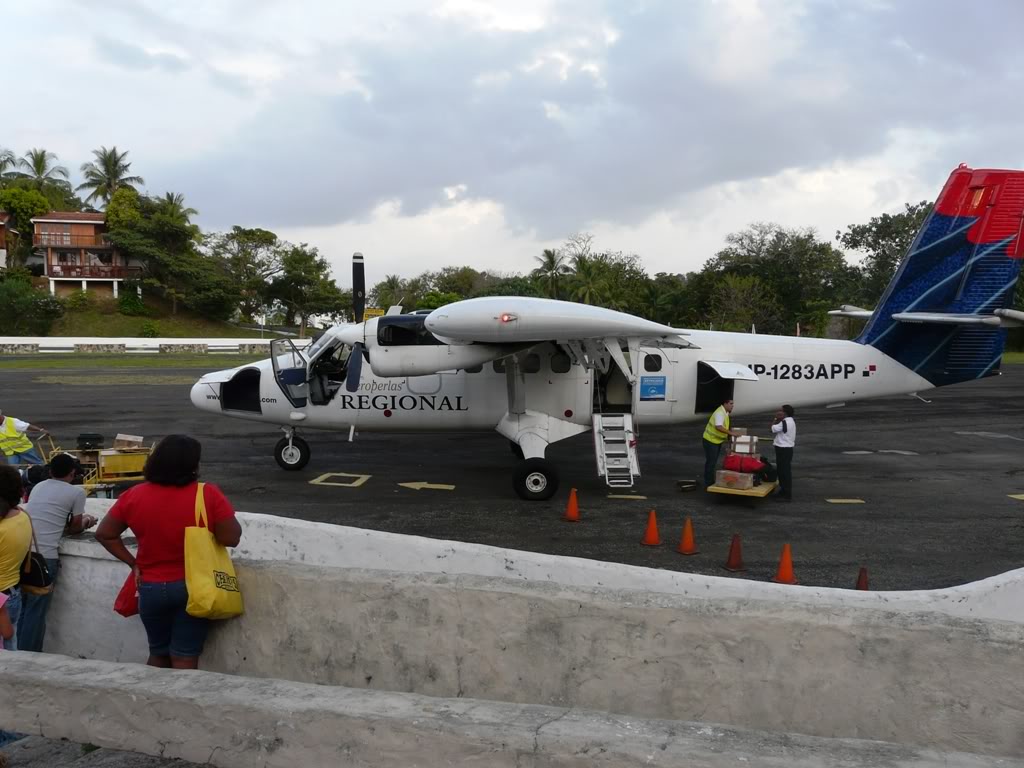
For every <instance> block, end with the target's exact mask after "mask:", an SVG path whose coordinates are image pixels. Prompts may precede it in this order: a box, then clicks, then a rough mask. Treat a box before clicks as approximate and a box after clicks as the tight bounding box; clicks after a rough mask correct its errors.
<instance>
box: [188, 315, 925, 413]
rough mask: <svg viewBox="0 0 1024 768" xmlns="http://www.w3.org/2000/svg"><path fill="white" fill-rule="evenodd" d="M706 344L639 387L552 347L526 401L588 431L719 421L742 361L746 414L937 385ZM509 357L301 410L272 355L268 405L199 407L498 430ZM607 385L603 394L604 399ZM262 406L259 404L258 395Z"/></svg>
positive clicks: (654, 357)
mask: <svg viewBox="0 0 1024 768" xmlns="http://www.w3.org/2000/svg"><path fill="white" fill-rule="evenodd" d="M686 340H687V341H688V342H690V343H691V344H693V345H694V346H695V348H686V349H675V348H660V349H658V348H646V347H642V348H641V351H640V360H639V365H638V370H637V383H636V385H635V386H632V387H629V386H628V385H627V383H626V381H625V378H624V377H622V376H621V374H618V371H617V370H616V369H614V366H613V370H612V375H611V377H607V376H604V377H603V376H602V374H601V373H600V372H599V371H595V370H587V369H585V368H583V367H582V366H580V365H575V364H571V363H570V362H569V358H568V357H567V356H566V355H565V354H564V353H563V352H561V351H560V350H559V349H558V348H557V347H556V346H554V345H552V344H544V345H540V346H538V347H536V348H534V349H533V350H531V351H530V352H529V353H527V354H526V355H525V356H524V357H522V358H521V366H522V369H523V383H524V385H525V389H526V402H528V403H529V408H530V410H532V411H537V412H542V413H546V414H550V415H551V416H553V417H555V418H558V419H561V420H564V421H566V422H569V423H572V424H578V425H580V426H581V427H587V426H589V424H590V423H591V418H592V415H593V413H594V409H595V403H596V407H597V408H600V409H608V408H612V409H620V410H625V411H629V412H632V413H633V414H634V419H635V421H636V423H637V424H638V425H646V424H672V423H682V422H688V421H695V420H703V419H706V418H707V415H706V414H707V412H708V407H707V405H706V404H705V405H704V406H703V407H701V405H700V404H699V403H698V397H699V395H700V393H699V387H700V382H699V378H700V375H701V371H700V370H699V366H698V363H700V362H705V363H707V362H712V363H713V362H716V361H732V362H735V363H741V364H743V365H746V366H747V367H748V368H750V369H751V370H752V371H753V372H754V373H755V374H756V375H757V380H756V381H744V380H737V381H735V384H734V386H735V388H734V392H733V397H734V399H735V401H736V407H735V410H734V412H733V414H734V417H736V416H742V415H744V414H747V413H755V412H763V411H766V410H774V409H775V408H777V407H778V406H779V405H780V404H781V403H783V402H786V403H790V404H792V405H793V406H794V407H802V406H803V407H806V406H814V405H825V404H832V403H840V402H850V401H854V400H862V399H866V398H872V397H881V396H887V395H897V394H906V393H912V392H921V391H925V390H927V389H930V388H931V386H932V385H931V384H930V383H929V382H928V381H927V380H925V379H924V378H922V377H921V376H918V375H917V374H916V373H914V372H913V371H911V370H909V369H907V368H905V367H904V366H902V365H900V364H899V363H897V362H896V361H894V360H892V359H891V358H889V357H887V356H886V355H884V354H883V353H881V352H879V351H878V350H877V349H875V348H873V347H869V346H865V345H862V344H858V343H855V342H852V341H842V340H830V339H814V338H794V337H787V336H766V335H754V334H740V333H725V332H713V331H692V332H690V334H689V335H688V336H687V337H686ZM505 365H506V361H505V360H498V361H493V362H488V363H485V364H483V365H482V366H477V367H475V368H470V369H469V370H458V371H449V372H442V373H436V374H429V375H425V376H403V377H381V376H377V375H375V374H373V373H372V371H370V370H368V369H366V370H364V373H363V375H362V377H361V379H360V382H359V386H358V389H357V390H356V391H355V392H349V391H347V390H346V389H344V388H340V389H339V390H338V391H337V392H336V393H335V394H334V395H333V397H331V399H330V400H329V401H328V402H326V403H325V404H322V405H315V404H312V403H308V402H307V404H306V405H305V406H304V407H302V408H296V407H295V406H294V405H293V404H292V403H291V402H290V401H289V400H288V398H287V397H286V396H285V395H284V393H283V392H282V389H281V387H280V386H279V385H278V383H277V381H276V379H275V377H274V374H273V371H272V370H271V364H270V361H269V360H266V361H261V362H259V363H254V364H252V365H249V366H243V367H242V368H241V369H238V370H244V369H246V368H248V369H258V370H259V372H260V375H259V398H258V399H259V409H258V410H254V409H252V407H251V405H250V408H249V409H248V410H242V409H235V408H232V407H230V406H231V405H232V403H230V402H224V403H222V402H221V399H220V391H219V384H205V383H204V380H205V378H206V377H204V380H200V382H199V383H197V384H196V385H195V387H194V388H193V392H192V401H193V403H194V404H195V405H196V406H197V407H199V408H202V409H204V410H208V411H216V412H219V413H223V414H224V415H229V416H233V417H237V418H243V419H252V420H257V421H263V422H270V423H276V424H280V425H282V426H298V427H302V428H311V429H328V430H340V429H346V430H347V429H349V428H350V427H355V428H356V429H357V430H360V431H367V432H371V431H372V432H409V431H434V430H437V431H444V430H493V429H494V428H495V427H496V425H497V424H498V423H499V422H500V421H501V419H502V417H503V416H504V415H505V413H506V411H507V410H508V398H507V381H506V373H505ZM595 381H596V382H597V385H598V389H599V391H600V393H601V394H600V396H599V397H597V398H595V392H594V389H595ZM250 402H252V399H250Z"/></svg>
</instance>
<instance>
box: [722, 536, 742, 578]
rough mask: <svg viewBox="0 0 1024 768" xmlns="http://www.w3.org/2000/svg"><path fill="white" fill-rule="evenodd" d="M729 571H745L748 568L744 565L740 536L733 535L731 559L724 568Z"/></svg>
mask: <svg viewBox="0 0 1024 768" xmlns="http://www.w3.org/2000/svg"><path fill="white" fill-rule="evenodd" d="M722 567H723V568H725V570H727V571H733V572H734V573H735V572H738V571H745V570H747V569H746V566H744V565H743V547H742V545H741V544H740V535H739V534H738V533H734V534H733V535H732V543H731V544H730V545H729V559H728V560H726V561H725V565H723V566H722Z"/></svg>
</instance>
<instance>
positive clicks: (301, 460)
mask: <svg viewBox="0 0 1024 768" xmlns="http://www.w3.org/2000/svg"><path fill="white" fill-rule="evenodd" d="M311 453H312V451H310V450H309V443H307V442H306V441H305V440H303V439H302V438H301V437H293V438H292V447H291V450H289V448H288V438H287V437H282V438H281V439H280V440H278V441H277V445H275V446H274V458H275V459H276V460H277V466H279V467H280V468H281V469H286V470H288V471H289V472H298V471H299V470H300V469H302V468H303V467H305V466H306V465H307V464H308V463H309V457H310V455H311Z"/></svg>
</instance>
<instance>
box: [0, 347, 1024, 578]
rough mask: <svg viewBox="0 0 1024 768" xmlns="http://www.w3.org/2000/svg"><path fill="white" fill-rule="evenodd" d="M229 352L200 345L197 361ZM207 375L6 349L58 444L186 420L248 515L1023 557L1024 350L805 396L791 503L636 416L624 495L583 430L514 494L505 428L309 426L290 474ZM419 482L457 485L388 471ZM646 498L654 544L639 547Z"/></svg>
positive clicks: (846, 559)
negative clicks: (219, 401)
mask: <svg viewBox="0 0 1024 768" xmlns="http://www.w3.org/2000/svg"><path fill="white" fill-rule="evenodd" d="M226 364H229V363H227V361H223V360H216V359H212V358H211V361H210V364H209V366H207V368H206V370H213V369H216V368H219V367H225V365H226ZM203 372H204V371H203V370H201V369H166V368H161V369H159V370H146V369H119V370H117V371H99V370H97V371H88V370H87V371H83V370H80V369H76V370H53V369H47V370H40V371H32V370H10V369H8V370H4V367H3V364H2V363H0V408H3V410H4V412H5V413H7V414H10V415H13V416H16V417H18V418H22V419H29V420H31V421H32V422H33V423H37V424H42V425H44V426H45V427H47V428H48V429H49V430H50V431H51V432H52V433H53V434H55V435H56V436H58V437H59V438H60V439H61V442H62V443H63V444H64V446H65V447H73V446H74V443H75V437H76V436H77V435H78V434H79V433H81V432H100V433H102V434H104V435H105V436H107V438H108V442H107V444H108V445H110V444H111V442H112V439H113V436H114V434H116V433H118V432H124V433H129V434H137V435H144V436H145V438H146V441H147V443H148V442H149V441H151V440H154V439H157V438H159V437H161V436H163V435H165V434H168V433H171V432H185V433H188V434H191V435H193V436H195V437H196V438H198V439H199V440H201V441H202V443H203V464H202V470H203V477H204V479H205V480H207V481H210V482H214V483H217V484H218V485H219V486H220V487H221V488H222V489H223V490H224V492H225V493H226V494H227V496H228V498H229V499H230V500H231V501H232V502H233V503H234V505H235V506H236V508H238V509H241V510H245V511H248V512H261V513H267V514H275V515H283V516H287V517H295V518H301V519H306V520H313V521H317V522H327V523H336V524H340V525H351V526H358V527H365V528H374V529H378V530H384V531H392V532H396V533H404V534H414V535H420V536H429V537H434V538H443V539H455V540H460V541H468V542H476V543H481V544H489V545H494V546H499V547H510V548H513V549H523V550H531V551H537V552H547V553H551V554H557V555H570V556H575V557H586V558H592V559H597V560H609V561H617V562H623V563H631V564H635V565H642V566H647V567H653V568H667V569H674V570H681V571H690V572H694V573H704V574H714V575H721V576H729V575H732V576H735V577H736V578H750V579H757V580H767V579H770V578H771V577H772V576H773V575H774V573H775V569H776V566H777V563H778V558H779V554H780V552H781V549H782V546H783V544H784V543H789V544H791V545H792V549H793V559H794V565H795V572H796V577H797V579H798V580H799V581H800V583H802V584H811V585H821V586H834V587H853V585H854V583H855V581H856V577H857V573H858V569H859V568H860V567H861V566H864V567H867V569H868V572H869V577H870V582H871V588H872V589H879V590H894V589H931V588H939V587H946V586H952V585H955V584H962V583H966V582H970V581H974V580H977V579H980V578H984V577H987V576H992V575H995V574H998V573H1002V572H1004V571H1008V570H1011V569H1014V568H1020V567H1024V499H1014V498H1011V496H1012V495H1018V494H1024V366H1008V367H1006V368H1005V369H1004V375H1003V376H1001V377H996V378H990V379H987V380H985V381H980V382H975V383H971V384H963V385H958V386H955V387H949V388H944V389H940V390H933V391H931V392H928V393H925V397H927V398H928V399H930V400H932V402H931V403H930V404H925V403H922V402H920V401H918V400H915V399H913V398H910V397H901V398H889V399H880V400H874V401H866V402H861V403H853V404H851V405H849V406H847V407H844V408H837V409H824V408H819V409H807V410H804V411H799V410H798V412H797V420H798V424H799V443H798V445H797V449H796V455H795V459H794V476H795V496H796V499H795V501H793V502H792V503H785V502H778V501H775V500H773V499H765V500H750V499H734V498H730V497H719V496H710V495H708V494H705V493H703V492H700V491H698V492H691V493H681V492H679V491H678V490H677V489H676V481H677V480H679V479H682V478H696V477H698V476H699V475H700V473H701V470H702V467H703V453H702V450H701V444H700V436H701V432H702V429H703V424H684V425H678V426H674V427H659V428H642V431H641V434H640V441H639V450H640V466H641V471H642V472H643V477H642V478H641V479H640V482H639V485H638V486H637V487H636V488H635V489H633V490H632V491H629V492H627V493H628V494H630V495H639V496H644V497H646V498H641V499H612V498H608V496H609V493H610V491H609V489H608V488H606V487H605V486H604V484H603V482H602V481H601V480H600V479H599V478H597V476H596V472H595V468H594V457H593V448H592V438H591V436H590V435H589V434H585V435H581V436H578V437H576V438H572V439H570V440H567V441H564V442H561V443H557V444H555V445H554V446H552V447H551V448H550V449H549V451H548V457H549V458H551V459H553V460H555V461H556V462H557V463H558V465H559V467H560V471H561V488H560V490H559V492H558V494H557V495H556V497H555V498H554V499H553V500H551V501H550V502H540V503H538V502H532V503H531V502H524V501H521V500H520V499H518V498H517V497H516V496H515V494H514V492H513V490H512V482H511V472H512V468H513V466H514V462H515V459H514V457H513V456H512V453H511V451H510V450H509V446H508V442H507V441H506V440H505V439H504V438H502V437H500V436H499V435H497V434H496V433H446V434H390V435H381V434H369V433H364V434H359V435H357V437H356V440H355V442H354V443H348V442H347V439H346V438H347V434H337V433H328V432H318V431H312V430H307V431H305V432H303V436H304V437H305V438H306V439H307V440H308V441H309V443H310V446H311V447H312V452H313V455H312V460H311V461H310V463H309V465H308V466H307V467H306V469H305V470H304V471H302V472H298V473H293V472H285V471H283V470H280V469H279V468H278V467H277V464H276V463H275V461H274V458H273V455H272V450H273V446H274V444H275V442H276V441H277V440H278V439H279V437H280V432H279V430H278V429H277V428H275V427H273V426H271V425H267V424H259V423H253V422H246V421H236V420H232V419H229V418H217V417H212V416H210V415H209V414H207V413H203V412H200V411H198V410H196V409H195V408H193V407H192V405H191V404H190V402H189V389H190V387H191V382H192V381H193V380H194V379H196V378H198V376H199V375H200V374H201V373H203ZM769 423H770V416H769V415H763V416H759V417H740V418H737V419H736V424H737V426H748V427H750V428H751V430H752V432H753V433H755V434H761V435H765V434H767V432H768V424H769ZM766 453H767V454H768V455H769V456H770V455H771V449H770V448H768V450H767V451H766ZM329 473H336V474H334V475H333V476H328V477H324V475H328V474H329ZM364 476H368V477H367V478H366V479H365V480H363V481H362V482H361V483H360V482H359V480H360V478H362V477H364ZM318 478H319V479H321V483H320V484H313V483H311V482H310V481H313V480H316V479H318ZM415 482H426V483H431V484H435V485H444V486H449V485H450V486H454V489H451V490H448V489H432V488H423V489H419V490H416V489H412V488H406V487H402V486H400V485H399V483H415ZM325 483H340V484H351V485H352V486H353V487H344V485H329V484H325ZM570 487H576V488H577V489H578V494H579V500H580V510H581V517H582V521H581V522H580V523H576V524H570V523H566V522H563V521H562V520H561V515H562V512H563V511H564V508H565V503H566V499H567V496H568V493H569V489H570ZM827 499H842V500H860V501H862V502H863V503H830V502H828V501H827ZM650 509H655V510H656V511H657V513H658V521H659V525H660V532H661V537H662V540H663V542H664V543H663V545H662V546H660V547H645V546H641V545H640V539H641V537H642V536H643V533H644V525H645V523H646V520H647V513H648V511H649V510H650ZM687 515H688V516H690V517H691V518H692V519H693V524H694V529H695V532H696V540H697V545H698V548H699V549H700V550H701V553H700V554H698V555H695V556H692V557H684V556H682V555H679V554H678V553H677V552H675V546H676V544H678V541H679V536H680V533H681V528H682V523H683V519H684V517H685V516H687ZM733 533H739V534H740V535H741V537H742V543H743V555H744V560H745V564H746V566H747V570H746V571H745V572H742V573H738V574H730V573H729V572H727V571H725V570H723V569H722V567H721V566H722V564H723V563H724V562H725V559H726V554H727V552H728V547H729V541H730V538H731V536H732V534H733Z"/></svg>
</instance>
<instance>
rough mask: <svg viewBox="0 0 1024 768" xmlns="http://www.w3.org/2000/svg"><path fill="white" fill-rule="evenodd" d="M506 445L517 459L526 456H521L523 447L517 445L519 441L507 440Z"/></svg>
mask: <svg viewBox="0 0 1024 768" xmlns="http://www.w3.org/2000/svg"><path fill="white" fill-rule="evenodd" d="M508 447H509V448H510V449H511V451H512V455H513V456H515V457H516V458H517V459H525V458H526V457H525V456H523V447H522V446H521V445H519V443H517V442H515V441H514V440H509V441H508Z"/></svg>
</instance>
